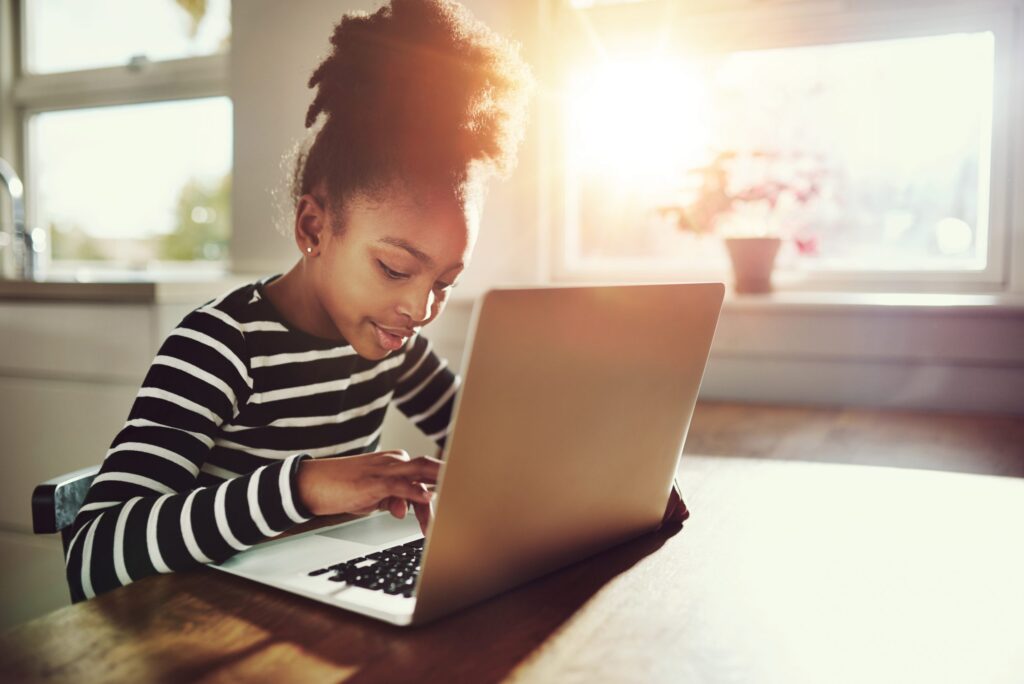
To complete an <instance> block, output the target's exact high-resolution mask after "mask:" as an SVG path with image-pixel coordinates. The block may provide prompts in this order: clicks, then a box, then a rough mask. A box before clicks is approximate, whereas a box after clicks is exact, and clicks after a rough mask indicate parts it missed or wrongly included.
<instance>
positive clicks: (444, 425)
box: [391, 336, 459, 450]
mask: <svg viewBox="0 0 1024 684" xmlns="http://www.w3.org/2000/svg"><path fill="white" fill-rule="evenodd" d="M409 344H410V348H409V350H408V351H407V352H406V355H405V361H404V363H403V364H402V366H401V368H400V369H399V375H398V384H397V385H396V386H395V394H394V398H393V399H392V400H391V403H393V404H394V405H395V406H397V407H398V409H399V410H400V411H401V412H402V413H404V414H405V415H406V416H408V418H409V419H410V420H411V421H412V422H413V423H414V424H415V425H416V427H418V428H419V429H420V431H421V432H423V434H425V435H426V436H427V437H429V438H430V439H432V440H434V441H435V442H437V444H438V446H440V447H441V448H442V450H443V449H444V444H445V439H446V438H447V437H448V429H449V427H450V424H451V421H452V410H453V408H454V406H455V394H456V392H457V391H458V389H459V378H458V376H457V375H455V374H454V373H453V372H452V371H451V370H450V369H449V368H448V362H447V361H445V360H443V359H441V358H440V357H438V356H437V354H435V353H434V351H433V349H432V347H431V344H430V342H429V341H428V340H427V339H426V338H424V337H423V336H417V337H415V338H413V340H412V341H411V342H410V343H409Z"/></svg>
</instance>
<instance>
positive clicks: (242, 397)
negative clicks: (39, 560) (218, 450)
mask: <svg viewBox="0 0 1024 684" xmlns="http://www.w3.org/2000/svg"><path fill="white" fill-rule="evenodd" d="M251 391H252V380H251V379H250V377H249V370H248V363H247V354H246V352H245V345H244V340H243V335H242V331H241V329H240V327H239V325H238V323H237V322H235V321H234V320H233V319H231V318H230V317H229V316H228V315H226V314H225V313H224V312H223V311H220V310H218V309H216V308H214V306H213V305H207V306H204V307H201V308H200V309H197V310H196V311H193V312H192V313H190V314H189V315H188V316H186V317H185V319H184V320H183V321H182V322H181V323H180V324H179V325H178V327H177V328H175V329H174V330H173V331H172V332H171V334H170V335H169V336H168V337H167V339H166V340H165V341H164V343H163V345H162V346H161V348H160V351H159V352H158V354H157V356H156V358H155V359H154V360H153V363H152V365H151V366H150V368H149V371H148V372H147V374H146V377H145V380H144V381H143V383H142V387H141V389H140V390H139V392H138V395H137V396H136V398H135V402H134V403H133V405H132V409H131V413H130V414H129V416H128V421H127V422H126V423H125V425H124V427H123V428H122V429H121V431H120V432H119V433H118V435H117V436H116V437H115V438H114V441H113V444H112V445H111V448H110V450H109V451H108V452H107V455H106V458H105V459H104V462H103V465H102V468H101V470H100V473H99V475H97V477H96V479H95V480H94V481H93V484H92V487H91V488H90V489H89V493H88V495H87V497H86V499H85V502H84V504H83V506H82V508H81V510H80V511H79V514H78V517H77V519H76V520H75V535H74V537H73V539H72V541H71V544H70V546H69V550H68V555H67V578H68V584H69V586H70V588H71V595H72V598H73V599H74V600H76V601H78V600H82V599H85V598H90V597H92V596H94V595H96V594H99V593H101V592H104V591H108V590H110V589H113V588H115V587H118V586H121V585H124V584H128V583H129V582H131V581H133V580H136V579H140V578H141V577H144V576H146V575H151V574H155V573H157V572H171V571H175V570H183V569H186V568H191V567H194V566H197V565H200V564H203V563H208V562H211V561H221V560H224V559H226V558H228V557H230V556H231V555H233V554H234V553H236V552H237V551H240V550H243V549H246V548H248V547H249V546H251V545H253V544H255V543H256V542H259V541H261V540H263V539H266V538H267V537H270V536H273V535H276V534H279V533H280V532H282V531H284V530H286V529H288V528H289V527H291V526H293V525H294V524H296V523H299V522H303V521H305V520H308V519H309V518H310V517H311V513H310V512H309V511H308V510H306V508H305V506H304V505H303V503H302V501H301V500H300V498H299V497H298V496H297V491H296V480H297V471H298V466H299V462H300V460H302V459H303V458H305V457H304V456H303V455H301V454H296V455H293V456H290V457H289V458H287V459H285V460H283V461H279V462H274V463H269V464H267V465H264V466H263V467H261V468H259V469H257V470H256V471H255V472H252V473H250V474H248V475H244V476H241V477H236V478H233V479H229V480H227V481H225V482H223V483H220V484H217V485H211V486H208V487H197V486H196V480H197V477H198V475H199V471H200V469H201V468H202V466H203V464H204V463H205V462H206V459H207V456H208V453H209V451H210V449H211V448H212V447H213V444H214V439H215V436H216V435H217V434H218V432H219V428H220V426H221V425H222V424H223V423H224V422H225V421H227V420H229V419H231V418H232V417H233V416H234V415H236V414H237V411H238V407H239V406H241V405H244V404H245V402H246V400H247V398H248V396H249V394H250V393H251Z"/></svg>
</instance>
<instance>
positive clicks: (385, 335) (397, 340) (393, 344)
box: [373, 323, 406, 351]
mask: <svg viewBox="0 0 1024 684" xmlns="http://www.w3.org/2000/svg"><path fill="white" fill-rule="evenodd" d="M373 330H374V332H376V333H377V343H378V344H379V345H380V346H381V347H383V348H384V349H387V350H388V351H395V350H396V349H401V348H402V345H404V344H405V340H406V338H405V337H403V336H401V335H397V334H395V333H392V332H388V331H386V330H384V329H383V328H381V327H380V326H379V325H377V324H376V323H374V324H373Z"/></svg>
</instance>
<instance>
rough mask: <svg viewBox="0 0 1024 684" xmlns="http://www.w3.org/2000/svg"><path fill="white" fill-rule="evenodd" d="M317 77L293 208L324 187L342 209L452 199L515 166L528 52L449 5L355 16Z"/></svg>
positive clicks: (406, 0)
mask: <svg viewBox="0 0 1024 684" xmlns="http://www.w3.org/2000/svg"><path fill="white" fill-rule="evenodd" d="M331 44H332V46H333V49H332V51H331V54H330V55H328V56H327V58H326V59H324V61H323V62H321V63H320V66H318V67H317V69H316V71H314V72H313V75H312V77H310V79H309V87H310V88H316V97H315V98H314V100H313V103H312V104H311V105H310V106H309V110H308V111H307V112H306V127H307V128H311V127H313V126H314V124H316V123H317V120H318V119H319V118H321V116H320V115H321V114H322V115H323V117H322V119H323V122H322V126H321V127H320V128H319V130H318V131H317V132H316V134H315V138H314V139H313V140H312V145H308V142H307V146H305V147H304V149H301V150H300V151H299V152H298V155H297V157H296V159H295V166H294V169H293V172H292V188H291V194H292V202H293V204H295V203H297V202H298V199H299V197H301V196H302V195H304V194H307V193H311V192H312V190H313V188H314V187H316V186H317V185H318V184H319V183H321V182H323V183H324V185H325V190H326V191H327V194H328V197H327V198H326V199H327V201H328V202H329V203H330V204H331V205H332V206H333V207H334V208H337V209H343V208H344V206H345V203H346V201H347V200H348V199H349V198H350V197H351V196H352V195H353V194H355V193H366V194H370V195H371V196H372V195H374V194H375V193H379V192H380V191H382V190H384V189H387V188H389V187H391V186H392V185H394V184H396V183H401V184H405V185H406V187H409V188H415V189H419V188H422V187H428V188H431V189H438V190H446V191H450V192H454V193H456V196H458V197H459V198H460V199H465V193H466V189H467V186H469V185H470V184H471V182H472V181H475V180H477V179H479V178H482V177H483V175H486V174H487V173H488V172H498V173H507V172H508V171H509V170H511V168H512V167H513V166H514V165H515V151H516V147H517V145H518V143H519V141H520V139H521V138H522V129H523V119H524V115H525V108H526V101H527V98H528V92H529V90H530V88H531V87H532V82H533V81H532V77H531V75H530V71H529V68H528V67H527V66H526V64H525V63H524V62H523V61H522V59H521V58H520V57H519V53H518V46H516V45H513V44H511V43H509V42H508V41H506V40H504V39H503V38H501V37H499V36H498V35H496V34H495V33H493V32H492V31H490V30H489V29H488V28H487V27H486V26H484V25H483V24H481V23H480V22H478V21H477V20H475V19H474V18H473V17H472V16H471V15H470V14H469V12H468V11H467V10H466V9H465V8H463V7H462V6H460V5H458V4H456V3H455V2H451V1H450V0H391V3H390V4H389V5H386V6H384V7H382V8H381V9H379V10H377V11H376V12H374V13H373V14H370V15H367V14H365V13H362V14H354V15H349V16H345V17H343V18H342V20H341V22H340V23H338V24H337V25H336V26H335V28H334V33H333V35H332V36H331Z"/></svg>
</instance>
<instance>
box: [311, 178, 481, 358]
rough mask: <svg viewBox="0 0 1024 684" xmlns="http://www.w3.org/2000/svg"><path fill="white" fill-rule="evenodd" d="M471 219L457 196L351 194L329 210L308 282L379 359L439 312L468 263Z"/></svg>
mask: <svg viewBox="0 0 1024 684" xmlns="http://www.w3.org/2000/svg"><path fill="white" fill-rule="evenodd" d="M477 220H478V217H477V211H476V210H475V209H473V208H469V207H467V206H465V205H464V204H463V203H462V202H461V201H459V200H458V199H456V198H455V197H450V196H436V195H435V196H431V197H429V198H426V199H423V198H419V197H414V196H413V195H410V194H408V193H403V192H398V191H391V192H389V193H386V194H384V195H383V196H382V197H381V198H380V199H371V198H369V197H365V196H361V197H358V198H355V199H353V200H352V201H350V202H349V203H348V205H347V207H346V216H345V218H344V221H343V222H342V221H339V217H337V216H334V215H333V214H330V213H329V214H328V221H329V222H330V224H331V225H330V227H328V228H327V229H326V230H322V231H320V235H319V246H318V248H314V249H318V253H317V255H316V258H314V259H311V260H310V261H312V266H313V271H312V274H311V275H312V276H313V278H312V281H313V288H314V292H315V296H316V299H317V300H318V302H319V304H320V307H321V308H322V310H323V311H324V313H326V315H327V317H328V318H329V319H330V321H331V323H333V325H334V327H335V328H337V330H338V332H339V333H340V334H341V335H342V336H343V337H344V338H345V339H346V340H347V341H348V342H349V343H350V344H351V345H352V347H353V348H354V349H355V350H356V353H358V354H359V355H360V356H362V357H363V358H366V359H382V358H384V357H386V356H388V355H389V354H391V353H392V352H394V351H396V350H398V349H400V348H402V347H403V346H404V345H405V343H406V342H407V341H408V340H409V338H410V337H411V336H412V335H413V334H415V333H416V332H417V331H418V330H419V329H420V328H421V327H423V326H425V325H426V324H427V323H430V322H431V321H432V320H434V319H435V318H437V316H438V315H439V314H440V313H441V311H442V310H443V309H444V306H445V304H446V302H447V299H448V296H449V295H450V294H451V290H452V287H453V286H454V285H455V283H456V282H457V280H458V278H459V275H460V274H461V273H462V271H463V269H464V268H465V267H466V265H467V264H468V263H469V259H470V256H471V254H472V251H473V245H474V243H475V241H476V234H477ZM342 223H343V227H342V229H341V230H337V228H338V227H339V226H341V225H342Z"/></svg>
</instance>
